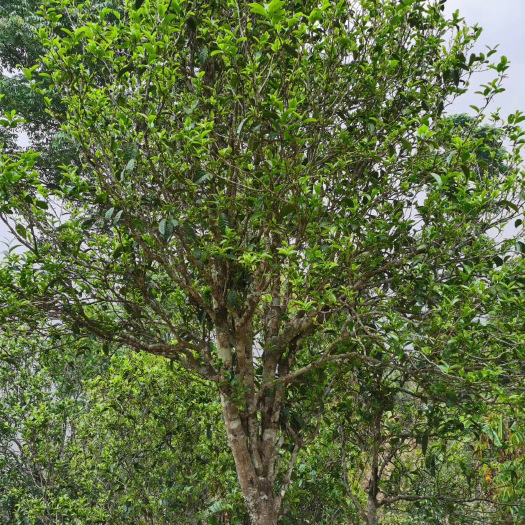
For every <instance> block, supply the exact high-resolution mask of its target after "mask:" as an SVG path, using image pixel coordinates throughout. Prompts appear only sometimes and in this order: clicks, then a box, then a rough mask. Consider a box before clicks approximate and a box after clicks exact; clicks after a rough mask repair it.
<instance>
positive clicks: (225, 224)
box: [219, 213, 231, 234]
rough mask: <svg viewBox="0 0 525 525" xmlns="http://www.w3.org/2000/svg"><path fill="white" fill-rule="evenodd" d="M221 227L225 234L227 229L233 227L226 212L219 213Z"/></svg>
mask: <svg viewBox="0 0 525 525" xmlns="http://www.w3.org/2000/svg"><path fill="white" fill-rule="evenodd" d="M219 228H220V229H221V232H222V233H223V234H225V233H226V230H227V229H231V224H230V219H229V218H228V215H226V214H225V213H221V214H220V215H219Z"/></svg>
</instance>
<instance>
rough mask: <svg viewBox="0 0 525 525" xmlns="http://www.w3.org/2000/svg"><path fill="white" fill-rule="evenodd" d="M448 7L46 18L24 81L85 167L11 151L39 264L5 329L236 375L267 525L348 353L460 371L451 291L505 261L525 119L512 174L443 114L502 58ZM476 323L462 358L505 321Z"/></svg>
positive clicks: (309, 5)
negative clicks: (35, 321)
mask: <svg viewBox="0 0 525 525" xmlns="http://www.w3.org/2000/svg"><path fill="white" fill-rule="evenodd" d="M442 3H443V2H438V3H432V2H426V1H423V0H408V1H403V2H397V1H396V2H394V1H386V2H384V1H382V2H377V1H369V0H362V1H360V2H356V1H350V0H341V1H340V2H337V3H330V2H324V3H322V4H319V3H318V2H301V3H293V2H290V3H288V4H285V3H284V2H281V1H278V0H273V1H272V2H271V3H269V4H265V5H262V4H255V3H254V4H249V5H247V4H241V3H239V2H236V1H233V0H232V1H227V2H220V3H219V2H209V3H208V2H199V3H198V4H193V3H192V4H190V3H188V2H186V1H184V0H181V1H177V0H170V1H168V0H156V1H153V0H136V1H134V2H126V7H125V9H122V10H115V9H111V8H103V9H100V8H99V7H97V6H91V5H90V4H83V5H82V6H76V3H75V2H70V1H67V0H64V1H60V2H55V1H53V0H49V1H48V2H46V3H45V6H44V8H43V12H42V16H43V20H44V23H43V27H42V28H40V29H39V35H40V38H41V42H42V43H43V45H44V46H45V48H46V49H47V55H46V56H45V57H44V58H42V60H40V62H39V64H38V65H36V66H33V67H30V68H26V75H27V77H28V79H29V80H30V81H31V82H33V87H34V88H35V89H36V93H40V94H41V95H42V96H43V97H44V101H45V102H46V104H47V105H48V110H49V112H50V114H51V115H52V116H53V117H54V118H56V120H57V121H58V122H61V123H62V130H63V132H64V133H65V134H66V135H67V136H70V137H72V138H73V140H74V142H75V147H76V148H78V151H79V152H80V153H79V155H80V159H81V162H80V163H78V164H72V165H68V166H62V168H61V169H62V179H61V182H60V184H59V185H49V184H48V183H47V182H46V180H45V179H44V177H43V176H42V175H41V174H40V173H39V172H38V170H35V163H36V162H37V160H38V155H37V154H35V153H33V152H30V151H29V152H25V153H22V154H20V155H19V156H16V155H10V156H7V155H3V156H2V159H1V162H2V164H1V172H2V177H1V180H0V188H1V191H2V195H3V203H2V205H1V207H0V212H1V214H2V218H3V219H4V220H5V222H6V223H7V224H10V225H11V226H12V232H13V235H15V236H16V237H17V239H18V242H20V243H21V244H22V245H23V246H24V247H25V250H26V251H25V252H24V253H23V254H14V253H12V254H11V256H10V257H8V258H7V260H6V261H5V264H4V266H3V267H2V270H1V283H2V305H3V310H2V316H3V321H4V323H5V324H7V323H9V322H11V321H14V322H15V323H17V324H20V323H24V326H25V327H26V328H27V327H29V329H31V327H32V324H31V323H32V321H31V319H32V316H35V315H37V314H39V313H40V312H41V311H42V310H44V311H45V312H46V315H47V316H48V326H49V327H53V326H56V324H57V323H58V324H60V326H63V327H64V328H65V327H67V328H68V329H69V330H71V331H72V332H73V333H74V334H77V335H79V336H80V335H83V334H90V335H92V336H96V337H97V338H99V339H101V340H102V341H104V344H105V345H106V346H107V347H111V346H112V345H114V346H120V345H124V346H127V347H129V348H131V349H133V350H137V351H146V352H149V353H152V354H155V355H161V356H164V357H166V358H168V359H171V360H174V361H177V362H178V363H180V364H181V365H182V366H183V367H185V368H187V369H188V370H190V371H192V372H193V373H195V374H199V375H200V376H201V377H204V378H205V379H206V380H208V381H212V382H214V383H215V384H216V385H217V388H218V390H219V393H220V397H221V404H222V413H223V417H224V422H225V427H226V434H227V437H228V442H229V445H230V448H231V450H232V454H233V458H234V461H235V466H236V470H237V476H238V480H239V484H240V488H241V491H242V493H243V496H244V499H245V502H246V507H247V511H248V513H249V514H250V517H251V521H252V523H253V524H254V525H257V524H262V523H264V524H265V525H271V524H273V523H276V522H277V520H278V518H279V513H280V509H281V503H282V499H283V497H284V495H285V493H286V490H287V488H288V487H289V485H290V483H291V481H292V474H293V466H294V463H295V461H296V459H297V456H298V454H299V452H300V450H301V449H302V448H303V446H304V445H305V443H308V442H309V441H311V440H312V439H315V436H316V434H317V433H318V430H319V425H320V421H321V419H322V415H323V410H324V402H325V400H326V396H327V395H328V394H329V393H330V392H331V389H332V386H333V384H334V381H335V379H336V378H337V376H338V373H339V363H343V362H355V361H357V362H359V363H363V364H366V365H367V366H368V367H371V368H377V369H392V370H403V371H407V372H408V373H409V375H410V377H411V378H412V379H413V380H414V381H418V380H420V379H422V378H428V377H431V376H432V375H435V376H436V377H441V378H442V377H447V375H451V374H454V373H455V370H454V369H451V368H450V366H449V364H447V363H446V362H443V358H442V352H443V351H444V349H445V348H446V345H447V343H448V341H449V339H451V338H453V337H454V335H455V326H456V325H457V324H458V321H461V320H462V319H464V318H465V317H469V316H470V314H471V312H470V311H468V312H467V313H465V311H464V310H463V309H462V308H460V305H459V304H458V303H457V300H456V299H457V298H454V297H453V296H451V295H452V294H451V292H450V291H451V290H456V289H457V288H456V287H451V286H450V285H451V284H456V283H458V282H460V283H464V284H465V287H464V293H465V294H470V295H471V296H472V298H473V299H472V300H473V301H475V300H476V299H477V295H476V294H479V287H480V286H481V285H480V284H479V282H481V281H480V276H483V274H486V272H487V271H488V268H490V267H492V265H493V261H494V259H495V258H496V257H499V256H500V255H501V253H502V252H501V249H500V247H498V246H497V245H494V244H493V243H489V242H487V239H486V237H485V234H486V233H487V232H488V231H489V230H490V229H491V228H493V227H501V226H502V225H503V224H505V223H506V222H507V221H508V220H510V218H512V217H514V216H517V215H518V214H519V213H520V210H519V209H518V207H517V205H516V204H515V196H516V194H517V193H518V192H519V186H520V184H521V182H522V179H521V174H520V172H519V171H518V170H517V169H516V168H515V167H516V166H517V165H519V162H520V157H519V151H520V148H521V143H520V141H521V140H522V137H523V134H522V132H521V130H520V128H519V126H518V124H519V122H520V121H522V120H524V119H525V117H523V116H522V115H521V114H519V113H517V114H516V115H513V116H512V119H509V121H508V122H505V123H502V124H501V125H500V127H499V130H500V131H501V134H502V137H508V138H509V140H510V142H511V153H510V154H509V155H508V159H507V161H506V165H507V166H508V169H507V170H506V171H505V173H499V174H497V176H494V173H488V170H484V171H482V172H480V171H479V170H478V168H479V162H478V159H477V157H476V152H477V151H478V150H479V148H480V141H479V139H476V140H474V139H471V138H470V137H469V136H466V137H465V136H464V135H463V136H462V135H461V134H460V133H455V132H454V131H453V130H452V129H451V126H450V123H449V121H448V120H447V119H446V118H445V117H443V109H444V107H445V105H446V104H447V103H448V102H449V101H450V100H451V99H453V98H454V97H455V96H457V95H458V94H461V93H462V92H464V91H465V88H464V86H463V85H462V84H461V82H462V81H464V80H465V79H467V78H468V75H469V74H470V73H471V72H472V71H475V70H476V68H478V67H481V66H483V65H486V64H487V63H488V59H487V57H485V56H484V55H471V56H470V57H469V58H467V56H466V55H467V54H468V51H469V49H470V47H471V46H472V45H473V42H474V41H475V39H476V37H477V35H478V34H479V30H478V29H477V28H474V29H471V28H469V27H467V26H465V25H464V24H463V23H462V20H461V19H460V18H459V15H458V14H457V13H456V14H454V15H453V18H452V19H451V20H447V19H445V18H444V16H443V13H442V9H441V8H442ZM450 34H453V38H452V40H451V43H450V44H445V42H448V41H449V36H450ZM493 67H494V69H495V70H496V73H497V74H498V75H499V76H498V78H497V79H496V80H495V81H494V82H493V83H492V84H491V85H489V86H488V87H487V89H486V96H487V98H491V97H492V96H493V95H494V94H495V93H497V91H498V90H500V87H499V84H498V82H499V78H500V77H503V76H504V74H505V71H506V69H507V67H508V66H507V61H506V59H505V58H504V57H503V58H502V59H501V61H500V62H499V63H498V64H497V65H494V66H493ZM53 97H59V99H60V105H59V106H58V107H57V106H55V104H54V103H53ZM436 152H439V153H440V154H439V155H437V154H436ZM443 152H444V153H445V154H444V155H442V154H441V153H443ZM10 215H11V217H12V218H14V222H13V221H11V222H10V221H9V220H8V216H10ZM15 223H16V224H15ZM518 246H519V245H518ZM503 249H504V250H507V246H504V247H503ZM429 311H431V312H434V313H435V312H438V313H440V312H442V313H443V315H441V316H440V315H434V316H433V319H434V323H433V324H430V323H427V322H426V319H427V318H428V312H429ZM469 319H470V317H469ZM5 324H4V325H5ZM460 325H461V330H462V332H461V333H460V334H458V335H459V336H461V337H459V338H458V341H459V342H458V343H457V345H456V346H457V351H456V353H455V354H453V355H454V356H455V359H457V360H459V361H460V360H461V354H462V351H463V349H464V346H462V345H464V344H465V341H466V340H468V338H469V336H470V337H482V334H483V332H484V330H485V327H484V326H483V325H482V324H481V323H470V324H468V323H460ZM37 329H41V328H40V327H35V330H37ZM445 334H446V336H447V337H446V338H445ZM482 351H483V348H481V349H480V352H482Z"/></svg>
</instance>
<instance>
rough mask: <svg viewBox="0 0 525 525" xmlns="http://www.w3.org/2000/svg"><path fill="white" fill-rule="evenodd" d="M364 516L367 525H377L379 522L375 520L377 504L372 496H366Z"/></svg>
mask: <svg viewBox="0 0 525 525" xmlns="http://www.w3.org/2000/svg"><path fill="white" fill-rule="evenodd" d="M366 514H367V519H368V523H367V525H378V523H379V521H378V519H377V502H376V500H375V497H373V496H372V495H369V496H368V505H367V506H366Z"/></svg>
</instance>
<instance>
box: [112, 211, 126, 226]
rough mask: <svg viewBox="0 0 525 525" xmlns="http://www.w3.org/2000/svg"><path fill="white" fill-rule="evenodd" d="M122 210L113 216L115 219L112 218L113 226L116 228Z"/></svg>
mask: <svg viewBox="0 0 525 525" xmlns="http://www.w3.org/2000/svg"><path fill="white" fill-rule="evenodd" d="M123 211H124V210H120V211H118V212H117V213H116V214H115V217H113V226H116V225H117V224H118V221H120V218H121V217H122V212H123Z"/></svg>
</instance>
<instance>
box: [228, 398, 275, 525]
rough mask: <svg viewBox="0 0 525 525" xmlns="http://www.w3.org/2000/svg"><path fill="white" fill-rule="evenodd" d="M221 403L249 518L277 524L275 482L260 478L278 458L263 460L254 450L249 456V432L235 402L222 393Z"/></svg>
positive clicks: (261, 523) (258, 523) (263, 524)
mask: <svg viewBox="0 0 525 525" xmlns="http://www.w3.org/2000/svg"><path fill="white" fill-rule="evenodd" d="M221 403H222V411H223V415H224V422H225V423H226V433H227V436H228V443H229V445H230V448H231V451H232V454H233V458H234V460H235V468H236V471H237V478H238V480H239V485H240V488H241V491H242V494H243V496H244V501H245V503H246V510H247V511H248V515H249V516H250V523H251V525H276V524H277V521H278V519H279V511H280V508H281V497H280V496H279V495H276V494H275V493H274V487H273V480H272V479H271V478H267V477H264V476H263V475H261V474H262V473H263V472H268V471H272V470H273V469H269V468H268V465H271V464H273V463H274V462H275V458H272V457H263V458H261V456H260V455H258V454H257V453H256V452H254V451H252V453H250V448H249V447H248V436H247V432H246V430H245V428H244V425H243V422H242V419H241V417H240V414H239V411H238V409H237V407H236V405H235V403H233V402H232V401H231V400H230V399H229V397H228V396H226V395H224V394H221ZM263 463H268V464H267V465H265V464H263Z"/></svg>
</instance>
